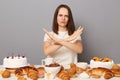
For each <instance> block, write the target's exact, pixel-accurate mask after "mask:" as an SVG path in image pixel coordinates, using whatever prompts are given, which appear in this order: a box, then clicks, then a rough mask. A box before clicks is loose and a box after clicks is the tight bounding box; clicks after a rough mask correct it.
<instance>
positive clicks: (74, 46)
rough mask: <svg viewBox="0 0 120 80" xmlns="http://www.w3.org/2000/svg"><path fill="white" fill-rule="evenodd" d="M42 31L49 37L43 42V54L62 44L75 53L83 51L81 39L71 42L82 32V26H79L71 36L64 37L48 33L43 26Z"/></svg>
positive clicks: (56, 48) (54, 49) (49, 52)
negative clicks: (59, 37) (56, 36)
mask: <svg viewBox="0 0 120 80" xmlns="http://www.w3.org/2000/svg"><path fill="white" fill-rule="evenodd" d="M43 31H44V32H45V33H46V34H47V35H48V36H49V38H50V39H49V40H48V41H45V42H44V44H43V48H44V53H45V55H49V54H52V53H53V52H55V51H57V50H58V49H59V48H61V47H62V46H65V47H67V48H69V49H70V50H72V51H74V52H76V53H82V51H83V46H82V41H81V40H77V41H75V42H74V43H71V41H73V40H75V39H76V38H77V37H78V36H80V35H81V34H82V32H83V27H79V28H78V29H77V30H76V31H75V32H74V33H73V34H72V35H71V36H69V37H68V38H65V39H58V38H55V37H54V36H53V35H52V34H51V33H49V32H48V31H47V30H46V29H44V28H43ZM51 42H53V43H54V44H51Z"/></svg>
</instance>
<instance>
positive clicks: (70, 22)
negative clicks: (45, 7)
mask: <svg viewBox="0 0 120 80" xmlns="http://www.w3.org/2000/svg"><path fill="white" fill-rule="evenodd" d="M60 8H66V9H67V10H68V23H67V26H66V27H67V30H68V34H69V35H71V34H73V33H74V31H75V24H74V20H73V16H72V12H71V9H70V8H69V7H68V6H67V5H65V4H61V5H59V6H58V7H57V8H56V10H55V13H54V18H53V25H52V30H53V32H55V33H56V34H58V23H57V15H58V12H59V10H60Z"/></svg>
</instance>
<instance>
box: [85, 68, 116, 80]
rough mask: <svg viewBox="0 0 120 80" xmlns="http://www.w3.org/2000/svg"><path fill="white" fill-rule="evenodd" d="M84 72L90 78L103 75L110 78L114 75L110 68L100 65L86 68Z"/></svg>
mask: <svg viewBox="0 0 120 80" xmlns="http://www.w3.org/2000/svg"><path fill="white" fill-rule="evenodd" d="M86 73H87V74H88V75H89V76H90V77H92V78H100V77H101V76H104V78H105V79H110V78H112V77H114V73H113V72H112V71H111V70H110V69H107V68H101V67H98V68H92V69H88V70H87V71H86Z"/></svg>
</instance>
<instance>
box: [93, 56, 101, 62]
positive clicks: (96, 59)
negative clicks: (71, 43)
mask: <svg viewBox="0 0 120 80" xmlns="http://www.w3.org/2000/svg"><path fill="white" fill-rule="evenodd" d="M93 60H94V61H101V60H102V58H101V57H93Z"/></svg>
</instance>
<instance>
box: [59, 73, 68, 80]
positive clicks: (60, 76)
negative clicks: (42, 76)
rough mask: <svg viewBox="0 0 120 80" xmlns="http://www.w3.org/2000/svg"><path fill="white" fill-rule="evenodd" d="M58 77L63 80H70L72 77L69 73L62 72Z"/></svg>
mask: <svg viewBox="0 0 120 80" xmlns="http://www.w3.org/2000/svg"><path fill="white" fill-rule="evenodd" d="M57 77H58V78H60V79H62V80H70V76H69V74H68V72H67V71H61V72H60V73H58V74H57Z"/></svg>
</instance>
